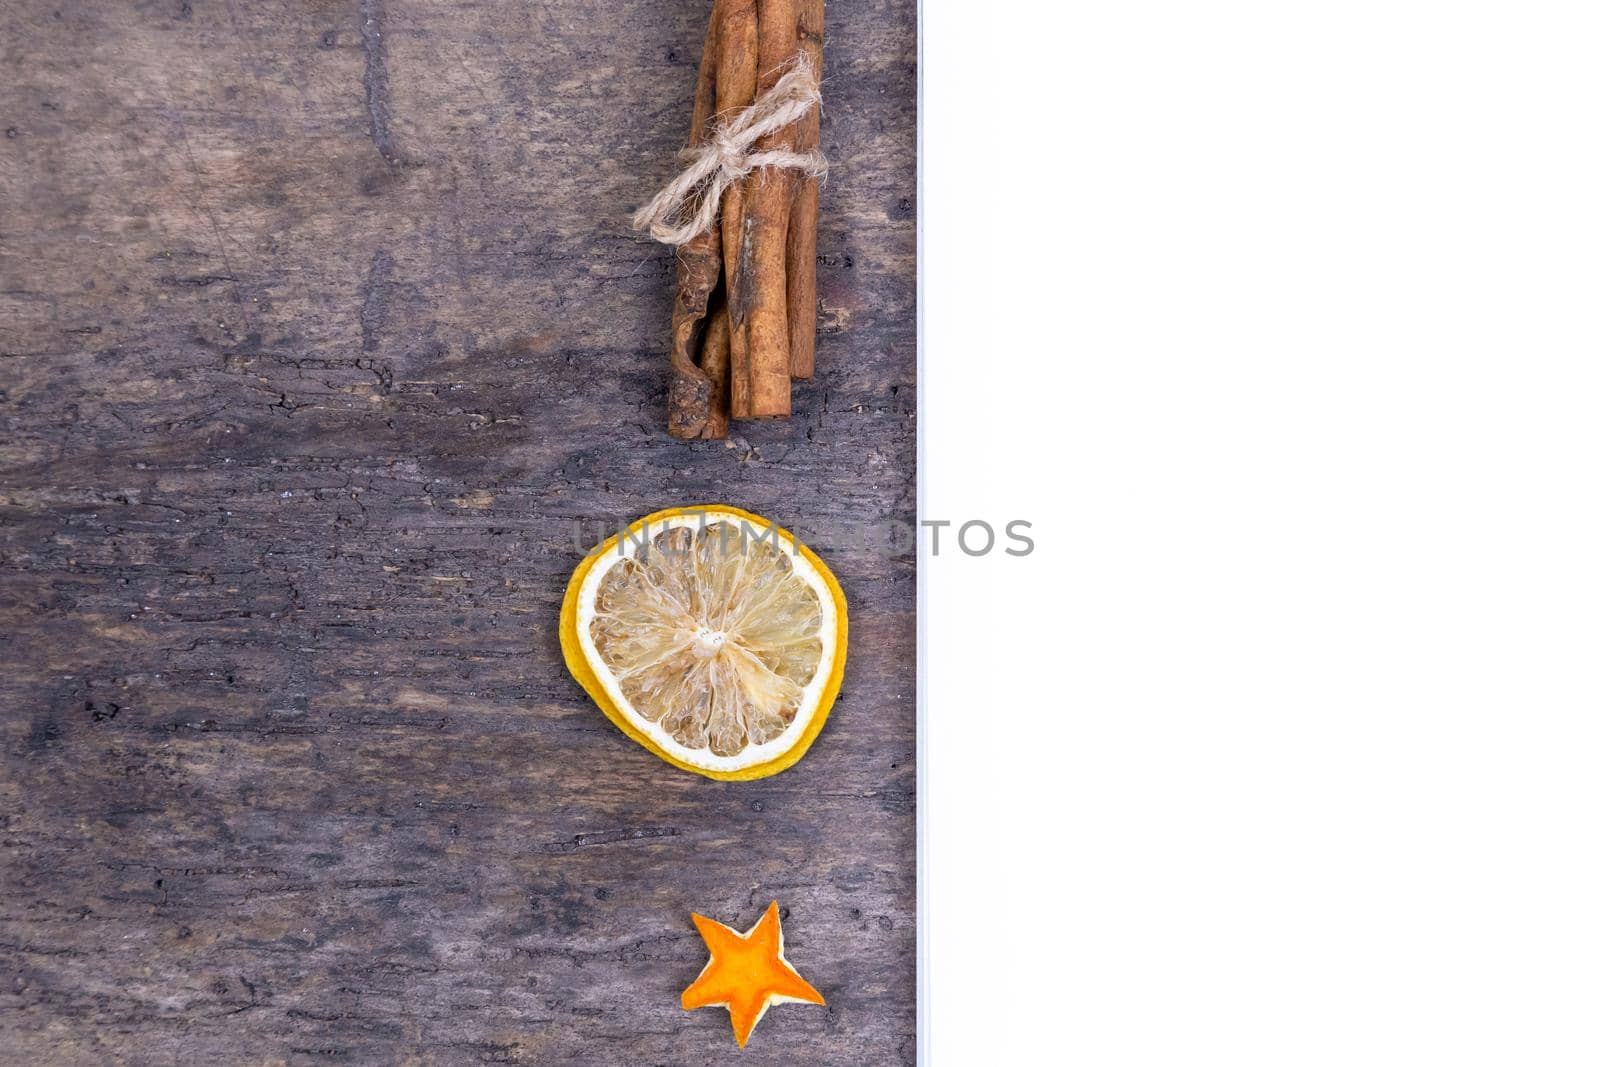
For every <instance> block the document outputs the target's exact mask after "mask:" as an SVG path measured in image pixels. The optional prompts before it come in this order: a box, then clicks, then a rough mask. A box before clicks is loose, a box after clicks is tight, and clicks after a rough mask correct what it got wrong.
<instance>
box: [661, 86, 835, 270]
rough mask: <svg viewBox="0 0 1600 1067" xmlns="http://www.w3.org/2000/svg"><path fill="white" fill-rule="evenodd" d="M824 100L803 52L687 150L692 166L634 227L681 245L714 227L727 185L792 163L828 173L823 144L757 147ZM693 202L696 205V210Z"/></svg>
mask: <svg viewBox="0 0 1600 1067" xmlns="http://www.w3.org/2000/svg"><path fill="white" fill-rule="evenodd" d="M821 106H822V89H821V87H820V86H818V84H817V75H816V72H815V71H813V70H812V69H811V63H810V62H809V61H808V60H807V59H806V57H805V56H804V55H801V56H797V57H796V58H795V62H794V64H793V65H792V66H791V67H790V68H789V70H788V71H787V72H785V74H784V75H783V77H781V78H779V79H778V80H777V82H775V83H774V84H773V86H772V88H770V89H768V90H767V91H766V92H764V93H762V94H761V95H760V96H759V97H757V98H756V102H755V103H753V104H751V105H750V106H749V107H747V108H744V109H743V110H741V111H740V112H739V113H738V114H737V115H735V116H734V118H733V120H732V121H731V122H726V123H721V124H719V125H718V126H717V127H716V128H715V129H713V130H712V131H711V133H710V135H709V136H708V137H707V138H706V139H705V140H704V141H702V142H701V143H700V144H697V145H694V146H693V147H690V148H686V149H684V150H683V153H682V158H683V159H685V160H687V161H688V166H686V167H684V168H683V172H682V173H681V174H679V175H678V176H677V177H676V178H674V179H672V181H671V182H669V183H668V184H667V186H666V188H664V189H662V190H661V191H660V192H659V193H657V194H656V195H655V196H654V197H653V198H651V200H650V202H649V203H648V204H646V205H645V206H644V207H642V208H640V209H639V210H638V211H636V212H634V215H633V228H634V229H635V230H648V231H650V236H652V237H654V238H655V239H656V240H658V241H661V242H663V243H665V244H669V245H681V244H684V243H686V242H688V241H692V240H694V239H695V238H696V237H698V236H700V235H701V234H702V233H705V232H706V231H707V230H709V229H710V228H711V227H712V225H713V224H714V223H715V222H716V220H717V211H718V210H719V208H720V207H721V206H722V191H723V190H724V189H726V188H727V187H728V186H730V185H732V184H733V183H734V182H736V181H738V180H739V179H741V178H743V177H744V176H745V175H746V174H749V173H750V172H751V171H753V170H755V169H757V168H759V167H786V168H789V169H792V170H798V171H800V172H802V173H803V174H806V175H808V176H810V177H813V178H821V177H823V176H824V175H826V174H827V173H828V161H827V160H826V159H825V158H823V155H822V153H821V152H820V151H818V150H815V149H813V150H812V151H810V152H793V151H790V150H788V149H771V150H768V151H764V152H752V151H751V148H753V147H754V146H755V143H756V142H757V141H759V140H760V139H761V138H763V137H765V136H766V135H767V134H769V133H776V132H777V131H778V130H781V129H783V128H784V127H785V126H788V125H789V124H790V123H793V122H798V121H799V120H800V119H802V118H804V117H805V115H806V113H807V112H809V111H810V110H811V109H812V108H814V107H821ZM690 204H694V205H695V207H694V210H693V211H692V212H690V211H689V210H688V208H689V205H690Z"/></svg>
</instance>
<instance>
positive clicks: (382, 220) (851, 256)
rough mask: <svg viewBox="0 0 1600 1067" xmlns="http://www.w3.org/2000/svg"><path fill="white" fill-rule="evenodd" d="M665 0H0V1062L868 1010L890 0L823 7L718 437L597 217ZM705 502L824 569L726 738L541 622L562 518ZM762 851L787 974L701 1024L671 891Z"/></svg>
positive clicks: (571, 1045)
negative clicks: (775, 709)
mask: <svg viewBox="0 0 1600 1067" xmlns="http://www.w3.org/2000/svg"><path fill="white" fill-rule="evenodd" d="M709 6H710V5H709V3H708V2H707V0H591V2H588V3H584V2H579V0H484V2H473V0H459V2H451V3H445V2H432V0H365V2H360V3H358V2H357V0H347V2H335V0H248V2H247V0H187V2H185V0H136V2H127V3H103V2H88V0H9V2H7V3H6V4H4V6H3V9H4V14H5V20H4V21H5V33H4V34H3V35H0V127H3V128H4V132H5V136H4V139H3V141H0V192H3V213H0V419H3V435H0V657H3V661H4V669H3V672H0V716H3V718H0V724H3V742H4V757H3V759H4V762H3V768H4V773H3V777H0V845H3V852H0V865H3V866H0V967H3V970H0V1061H3V1062H5V1063H49V1064H56V1063H61V1064H96V1065H100V1064H118V1063H129V1064H178V1063H182V1064H188V1063H196V1064H198V1063H324V1062H332V1063H400V1062H418V1063H476V1062H522V1063H538V1064H565V1063H572V1064H580V1063H581V1064H613V1063H616V1064H700V1063H707V1062H738V1063H743V1064H798V1063H828V1064H851V1065H856V1064H885V1063H887V1064H899V1063H909V1062H912V1060H913V1058H914V1054H915V1045H914V988H915V928H914V922H915V914H914V881H915V870H914V858H915V857H914V851H915V847H914V830H913V826H914V779H915V768H914V765H913V752H914V666H915V665H914V655H915V642H914V625H913V606H914V593H913V590H914V567H913V562H912V558H911V553H910V546H909V545H907V544H905V542H904V539H903V538H900V539H896V541H895V542H894V543H891V544H885V543H884V540H885V538H884V535H885V530H886V528H885V526H884V525H883V524H884V523H886V522H888V521H890V520H899V521H901V522H909V521H911V519H912V518H913V512H914V491H913V483H914V469H913V465H914V456H915V451H914V436H915V433H914V414H915V413H914V410H913V397H914V392H915V388H914V387H915V381H914V374H915V358H914V343H915V329H914V315H915V307H914V293H915V283H914V254H915V235H914V215H915V206H914V201H913V196H914V188H915V156H914V150H915V138H914V107H915V93H914V81H915V71H914V59H915V41H914V33H915V29H914V21H915V5H914V3H913V2H912V0H832V2H831V3H830V4H829V5H828V46H827V69H828V80H827V83H826V86H825V93H826V97H827V107H826V115H825V119H824V122H823V147H824V149H825V150H826V151H827V152H828V154H829V156H830V157H831V159H832V160H833V171H832V176H831V178H830V180H829V184H828V186H827V188H826V190H825V191H824V193H823V206H822V221H821V228H820V233H819V240H818V260H819V263H818V269H819V281H818V287H819V293H820V299H821V303H822V317H821V329H820V336H819V346H818V347H819V351H818V359H817V377H816V379H815V380H813V381H811V382H803V383H796V387H795V400H794V406H795V412H796V414H795V417H794V418H793V419H791V420H789V421H785V422H773V423H766V424H761V425H756V426H742V427H739V428H737V429H736V430H735V433H736V435H737V436H736V437H735V438H734V439H733V440H731V441H730V442H728V443H727V444H726V445H724V443H722V442H703V443H695V444H686V443H683V442H679V441H673V440H670V439H669V438H668V437H667V435H666V431H665V410H664V408H665V393H666V385H667V363H666V358H665V354H664V353H665V344H666V337H667V321H668V307H669V301H670V299H671V292H670V289H671V281H672V255H671V253H670V251H668V250H666V249H664V248H662V247H660V246H657V245H652V244H649V243H647V242H645V241H643V240H642V239H640V238H638V237H636V236H634V235H633V234H631V233H630V232H629V231H628V230H627V226H626V219H627V216H628V214H629V213H630V212H631V210H632V209H633V208H634V207H636V206H637V205H638V204H640V203H641V202H642V201H643V200H644V199H645V198H646V197H647V196H648V195H649V194H650V193H651V192H652V191H653V190H654V188H655V187H656V186H657V185H658V184H659V183H661V182H662V181H663V180H665V179H666V178H667V177H668V175H669V172H670V170H671V168H672V167H673V166H674V153H675V152H676V150H677V149H678V147H679V145H680V144H681V143H682V141H683V138H684V133H685V130H686V128H687V123H688V120H689V109H690V101H691V97H692V93H693V89H694V81H695V67H696V64H697V62H698V60H699V49H700V44H701V37H702V33H703V31H704V25H705V19H706V15H707V13H708V9H709ZM702 500H718V501H726V502H729V503H733V504H738V505H742V506H745V507H748V508H751V509H753V510H756V511H758V512H761V513H764V514H766V515H769V516H771V517H773V518H776V519H778V520H781V521H783V522H786V523H792V524H794V525H796V526H797V527H799V528H800V529H802V530H803V531H806V532H807V533H808V534H809V535H810V540H811V541H812V543H813V544H814V545H815V546H816V547H817V548H818V549H819V550H820V551H822V552H823V554H824V555H825V556H826V557H827V558H828V560H829V561H830V563H831V564H832V566H833V568H834V570H835V571H836V572H837V573H838V575H839V577H840V579H841V581H842V582H843V585H844V587H845V590H846V593H847V594H848V596H849V598H850V602H851V609H852V611H851V631H852V641H851V658H850V664H849V668H848V670H847V673H846V676H845V685H844V691H843V693H842V695H841V697H840V699H839V702H838V705H837V706H836V708H835V710H834V713H833V717H832V719H831V721H830V723H829V725H828V727H827V729H826V730H825V731H824V733H823V735H822V737H821V739H820V740H819V742H818V743H817V745H816V746H815V747H814V748H813V749H812V751H811V753H810V755H808V756H807V757H806V759H805V760H804V761H802V762H801V763H800V764H799V765H798V766H797V767H796V768H794V769H793V770H791V771H788V772H787V773H784V774H782V775H779V776H777V777H775V778H771V779H768V780H766V781H763V782H757V783H749V784H723V783H715V782H710V781H706V780H702V779H700V778H697V777H693V776H690V775H687V774H683V773H681V772H678V771H676V770H674V769H672V768H671V767H668V766H667V765H666V764H664V763H661V762H659V761H657V760H656V759H655V758H654V757H652V756H651V755H649V754H648V753H647V752H645V751H644V750H643V749H641V748H639V747H638V746H636V745H634V744H633V743H632V742H630V741H628V740H627V739H625V738H624V737H623V736H622V735H621V734H620V733H618V732H617V731H616V730H615V729H614V728H613V727H612V726H610V725H609V724H608V723H607V722H606V720H605V719H604V718H603V717H602V716H601V715H600V713H599V712H598V711H596V710H595V709H594V708H593V707H592V706H591V705H590V704H589V702H588V701H587V699H586V698H585V697H584V695H583V693H582V692H581V691H580V690H579V688H578V687H577V686H576V685H575V684H574V683H573V682H572V681H571V680H570V679H569V677H568V676H567V673H566V671H565V669H564V668H563V666H562V663H561V658H560V654H559V649H558V643H557V636H556V613H557V607H558V605H559V603H560V599H561V594H562V591H563V585H564V583H565V581H566V578H567V576H568V574H569V573H570V572H571V570H572V568H573V566H574V565H575V564H576V563H577V561H578V559H579V558H580V555H581V550H580V546H579V544H578V543H577V542H578V541H579V540H580V539H579V538H578V537H576V536H575V530H574V526H575V524H576V523H577V522H578V521H579V520H586V521H587V533H586V535H585V538H584V539H585V540H587V541H588V542H592V541H593V540H594V539H595V538H596V537H597V536H598V532H599V526H600V524H601V523H602V522H612V523H615V522H618V521H621V520H625V519H630V518H633V517H636V516H638V515H640V514H643V513H646V512H648V511H651V510H654V509H656V508H659V507H663V506H667V505H672V504H679V503H688V502H695V501H702ZM864 525H865V526H868V527H869V528H868V529H867V530H866V531H865V533H863V530H862V528H863V526H864ZM582 547H587V545H586V544H585V545H583V546H582ZM774 898H775V899H777V900H778V901H780V903H781V904H782V905H783V907H784V909H785V930H786V933H787V936H788V946H789V956H790V958H791V960H792V961H793V962H794V963H795V964H796V966H797V967H798V968H799V969H800V971H801V972H802V973H803V974H804V975H805V976H806V977H807V978H808V979H810V980H811V981H812V982H813V983H814V984H815V985H816V986H817V987H818V988H819V989H820V990H821V991H822V992H823V993H824V994H825V995H826V996H827V998H828V1006H827V1007H826V1008H810V1007H802V1006H783V1007H778V1008H775V1009H774V1010H773V1011H772V1012H770V1013H769V1014H768V1015H767V1018H766V1019H765V1020H764V1021H763V1022H762V1024H761V1026H760V1027H759V1028H758V1029H757V1031H756V1034H755V1037H754V1039H753V1040H752V1042H751V1045H750V1048H749V1049H748V1050H746V1051H745V1052H744V1053H743V1054H740V1053H738V1051H737V1049H736V1048H735V1046H734V1043H733V1038H732V1035H731V1032H730V1028H729V1025H728V1019H727V1015H726V1013H725V1012H721V1011H715V1010H705V1011H700V1012H695V1013H692V1014H685V1013H684V1012H682V1011H681V1010H680V1008H679V1006H678V993H679V991H680V990H681V989H682V988H683V987H684V986H685V985H686V984H688V983H689V982H690V981H691V980H692V979H693V978H694V976H695V974H696V973H697V972H698V971H699V969H700V967H701V965H702V963H703V962H704V959H705V956H704V952H703V949H702V945H701V943H700V940H699V938H698V936H697V935H696V933H695V931H694V928H693V926H692V925H691V923H690V921H689V912H690V911H691V910H699V911H702V912H704V913H705V914H708V915H711V916H714V917H716V918H718V919H722V920H724V921H727V922H729V923H732V924H736V925H740V926H741V927H742V926H743V925H747V924H749V923H751V922H753V921H754V920H755V919H756V918H757V917H758V916H759V914H760V912H761V910H762V908H763V907H764V906H765V904H766V903H767V901H768V900H770V899H774Z"/></svg>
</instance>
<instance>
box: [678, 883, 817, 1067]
mask: <svg viewBox="0 0 1600 1067" xmlns="http://www.w3.org/2000/svg"><path fill="white" fill-rule="evenodd" d="M694 925H695V927H696V928H697V929H698V930H699V931H700V936H701V937H702V938H703V939H704V940H705V943H706V948H708V949H710V950H711V959H709V960H707V961H706V965H705V969H704V970H702V971H701V972H700V977H698V978H696V979H695V980H694V981H693V982H691V983H689V988H688V989H685V990H684V991H683V1009H684V1011H693V1010H694V1009H696V1008H713V1007H715V1008H727V1009H728V1017H729V1018H730V1019H732V1020H733V1036H734V1037H735V1038H737V1039H738V1041H739V1047H740V1048H744V1044H745V1042H746V1041H749V1040H750V1032H751V1031H752V1030H754V1029H755V1028H756V1023H758V1022H760V1021H761V1017H762V1016H763V1015H765V1014H766V1013H767V1009H768V1008H770V1007H771V1006H772V1005H774V1004H790V1003H798V1004H821V1003H824V1001H823V999H822V994H821V993H818V992H817V991H816V990H815V989H813V988H811V983H810V982H807V981H806V980H805V979H804V978H801V977H800V974H799V972H797V971H796V970H795V969H794V968H793V967H791V966H790V965H789V961H788V960H786V959H784V958H783V925H782V924H781V923H780V922H779V921H778V902H777V901H776V900H774V901H773V902H772V904H771V905H770V906H769V907H768V908H767V912H766V914H765V915H763V916H761V919H760V921H759V922H757V923H756V924H755V925H754V926H752V927H751V928H750V929H749V930H746V931H745V932H744V933H742V934H741V933H739V931H737V930H735V929H733V928H732V927H729V926H724V925H722V924H721V923H719V922H717V921H716V920H715V919H708V918H706V917H705V916H704V915H695V916H694Z"/></svg>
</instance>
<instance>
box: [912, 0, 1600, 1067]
mask: <svg viewBox="0 0 1600 1067" xmlns="http://www.w3.org/2000/svg"><path fill="white" fill-rule="evenodd" d="M1597 10H1600V9H1597V7H1596V5H1593V4H1579V3H1541V2H1521V3H1509V2H1506V3H1473V2H1471V0H1456V2H1454V3H1424V2H1416V0H1385V2H1381V3H1375V2H1361V0H1354V2H1352V0H1344V2H1341V3H1286V2H1283V0H1271V2H1259V3H1242V2H1235V0H1219V2H1215V3H1194V2H1187V0H1186V2H1141V0H1116V2H1097V3H1088V2H1076V0H1065V2H1061V3H1051V4H1046V3H988V4H972V3H967V2H959V0H927V2H926V4H925V8H924V15H923V17H924V26H923V30H924V35H923V49H924V51H923V55H924V65H923V73H924V79H925V80H924V86H923V110H922V120H923V152H922V166H923V179H922V182H923V187H922V195H921V207H922V211H923V227H924V230H923V233H924V237H923V242H924V243H923V258H922V269H923V286H924V288H923V304H922V309H923V311H922V313H923V364H922V379H921V388H922V398H921V431H922V441H923V443H922V448H923V455H922V465H921V475H922V479H923V484H922V493H923V508H924V516H925V517H926V518H936V519H952V520H957V521H960V520H963V519H969V518H983V519H987V520H989V521H991V522H995V523H997V524H998V523H1000V522H1003V521H1005V520H1008V519H1012V518H1024V519H1028V520H1031V521H1032V522H1033V523H1034V530H1033V534H1034V536H1035V537H1036V539H1037V542H1038V549H1037V551H1036V552H1035V553H1034V554H1033V555H1032V556H1030V557H1027V558H1024V559H1016V558H1012V557H1007V556H1004V555H1000V554H999V553H998V552H996V553H994V554H991V555H990V556H987V557H984V558H981V559H973V558H965V557H963V556H961V555H960V553H959V551H957V552H952V551H951V550H950V547H949V543H948V539H946V540H945V542H944V543H942V544H941V553H940V556H939V558H937V559H934V558H930V556H929V553H928V549H929V547H930V546H929V543H928V541H927V539H926V536H924V540H923V545H922V547H923V558H922V563H921V575H922V581H923V583H924V588H923V593H924V599H923V603H922V622H923V625H924V645H923V650H922V661H921V663H922V668H923V672H924V674H923V685H922V698H923V701H924V715H925V719H924V729H923V732H922V743H923V745H924V758H923V761H922V763H921V771H922V774H923V775H924V782H923V786H924V789H925V793H924V796H923V805H922V809H921V810H922V814H923V817H924V819H925V825H924V828H923V829H924V833H923V837H922V845H923V866H922V868H921V870H922V873H923V875H924V877H925V883H924V889H923V891H924V901H923V906H924V910H923V919H924V923H925V926H924V931H923V933H924V945H923V949H924V967H923V971H922V976H923V980H924V983H925V984H924V989H923V994H924V999H923V1003H922V1018H923V1028H924V1030H923V1041H922V1043H921V1048H922V1052H923V1056H924V1062H932V1063H936V1064H938V1065H939V1067H963V1065H968V1064H1030V1063H1060V1064H1069V1065H1080V1064H1082V1065H1096V1067H1098V1065H1112V1064H1115V1065H1146V1064H1148V1065H1159V1067H1187V1065H1192V1064H1211V1063H1217V1064H1227V1065H1229V1067H1245V1065H1255V1064H1260V1065H1271V1067H1300V1065H1307V1064H1337V1065H1340V1067H1351V1065H1358V1064H1359V1065H1362V1067H1368V1065H1372V1064H1399V1065H1407V1067H1410V1065H1418V1064H1442V1065H1449V1067H1462V1065H1474V1064H1506V1065H1518V1067H1522V1065H1532V1067H1559V1065H1567V1064H1573V1065H1579V1064H1581V1065H1584V1067H1593V1065H1595V1064H1597V1063H1600V728H1597V718H1596V717H1597V715H1600V507H1597V492H1600V478H1597V474H1600V372H1597V360H1600V300H1597V294H1600V155H1597V145H1600V59H1597V52H1596V49H1597V45H1600V16H1597Z"/></svg>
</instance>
